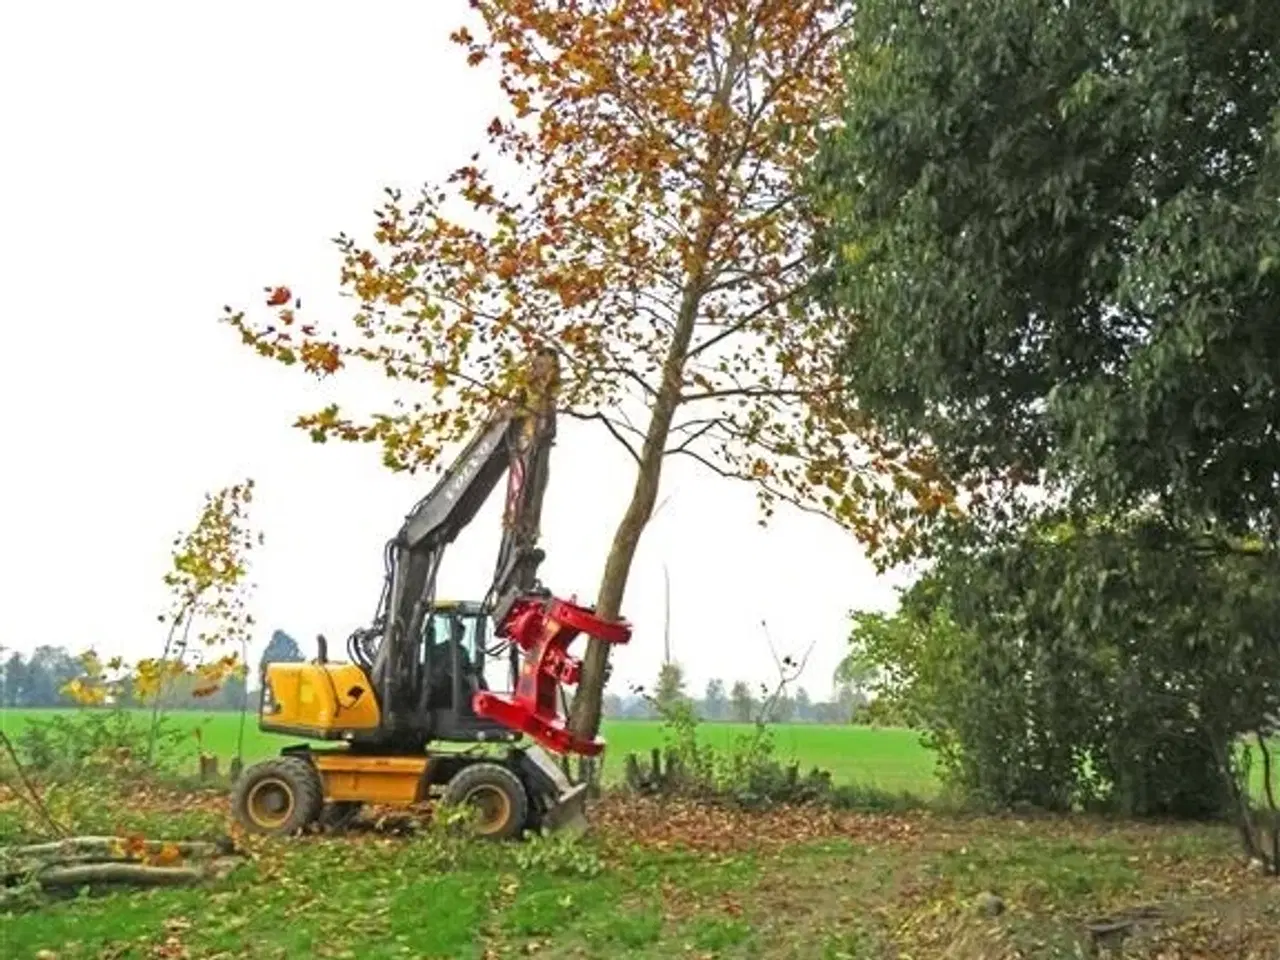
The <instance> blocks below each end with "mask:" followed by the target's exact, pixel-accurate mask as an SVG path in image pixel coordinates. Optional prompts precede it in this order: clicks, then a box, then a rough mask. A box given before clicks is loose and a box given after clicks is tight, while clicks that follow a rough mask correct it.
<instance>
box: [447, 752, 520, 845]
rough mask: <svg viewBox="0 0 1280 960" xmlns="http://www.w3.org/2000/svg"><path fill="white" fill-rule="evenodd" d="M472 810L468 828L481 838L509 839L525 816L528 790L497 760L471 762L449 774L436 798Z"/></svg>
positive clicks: (515, 835)
mask: <svg viewBox="0 0 1280 960" xmlns="http://www.w3.org/2000/svg"><path fill="white" fill-rule="evenodd" d="M440 799H441V800H442V801H443V802H444V803H447V804H449V805H451V806H466V807H470V808H471V809H472V810H473V811H475V814H476V819H475V820H474V821H473V823H472V827H471V829H472V831H473V832H474V833H475V835H476V836H478V837H482V838H483V839H485V840H510V839H512V838H513V837H517V836H519V835H520V831H521V830H523V829H524V825H525V822H526V821H527V820H528V819H529V794H528V792H527V791H526V790H525V788H524V784H523V783H521V782H520V778H519V777H517V776H516V775H515V774H514V773H512V772H511V771H510V770H509V769H507V768H506V767H504V766H503V765H502V764H500V763H472V764H469V765H468V766H465V767H463V768H462V769H461V770H459V771H458V772H457V773H455V774H454V775H453V779H451V780H450V781H449V782H448V783H447V784H445V787H444V792H443V793H442V795H441V798H440Z"/></svg>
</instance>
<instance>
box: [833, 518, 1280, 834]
mask: <svg viewBox="0 0 1280 960" xmlns="http://www.w3.org/2000/svg"><path fill="white" fill-rule="evenodd" d="M853 642H854V645H855V648H856V650H857V653H858V655H859V656H861V657H865V658H867V659H869V660H870V661H871V662H874V663H875V664H877V665H878V666H879V667H880V668H881V670H882V673H881V696H883V697H886V698H889V699H890V701H891V702H894V703H896V704H897V705H898V706H899V707H900V708H901V709H902V710H904V711H905V712H906V713H907V714H908V715H909V716H910V717H911V718H912V720H913V722H914V723H916V724H917V725H919V726H920V727H922V728H923V729H924V730H925V731H927V732H926V738H927V742H928V743H929V745H930V746H931V747H933V748H935V749H936V750H937V751H938V755H939V758H940V762H941V764H942V768H943V770H944V772H945V777H946V779H947V780H948V781H949V782H950V783H951V784H952V785H953V786H955V787H957V788H959V789H960V790H962V791H963V792H964V793H965V794H966V795H967V796H969V797H971V798H976V799H978V800H980V801H982V802H985V803H988V804H991V805H995V806H999V807H1010V806H1015V807H1016V806H1020V805H1028V806H1034V807H1039V808H1045V809H1053V810H1064V809H1069V808H1072V807H1080V806H1085V807H1100V808H1105V809H1110V810H1115V811H1118V812H1123V813H1127V814H1133V815H1144V816H1146V815H1177V816H1189V817H1204V816H1214V815H1219V814H1222V813H1225V812H1227V811H1228V810H1229V809H1231V807H1232V806H1233V802H1234V785H1235V781H1236V779H1237V778H1238V777H1240V776H1241V771H1239V770H1237V769H1235V765H1234V761H1233V757H1234V745H1235V744H1236V743H1237V741H1238V739H1239V738H1240V736H1241V735H1243V734H1245V733H1247V732H1249V731H1252V730H1254V729H1257V728H1259V727H1261V726H1263V725H1264V724H1265V723H1266V718H1267V717H1268V716H1271V715H1274V714H1275V713H1276V711H1277V709H1280V558H1277V557H1276V556H1274V555H1271V554H1259V555H1252V554H1251V555H1239V554H1231V553H1227V554H1209V553H1205V552H1204V551H1203V549H1201V545H1200V544H1199V542H1197V541H1195V540H1193V539H1190V538H1186V537H1184V536H1182V535H1180V534H1178V533H1177V532H1176V531H1174V530H1172V529H1171V528H1169V527H1168V526H1166V525H1165V524H1163V523H1159V522H1156V521H1150V520H1148V521H1137V520H1134V521H1131V522H1130V523H1129V524H1127V525H1124V526H1117V525H1100V524H1096V525H1093V526H1092V527H1090V528H1087V529H1073V528H1067V527H1061V526H1059V527H1039V528H1035V529H1033V530H1031V531H1030V532H1028V533H1027V534H1025V535H1024V536H1023V537H1022V538H1020V539H1018V540H1016V541H1013V542H1010V543H1007V544H1005V545H1003V546H1001V547H999V548H992V549H988V550H984V551H978V552H962V551H953V552H951V553H949V554H947V555H945V556H944V557H943V558H941V560H940V561H939V563H938V565H937V566H936V567H935V568H934V569H933V570H932V571H931V572H930V573H929V575H927V576H926V577H925V578H923V579H922V580H921V581H920V582H918V583H917V584H916V585H915V586H913V587H912V588H911V589H910V590H909V591H907V593H906V594H905V595H904V597H903V605H902V609H901V611H900V613H899V614H898V615H896V616H894V617H884V616H881V615H876V614H864V615H861V616H859V617H858V618H857V620H856V621H855V626H854V633H853Z"/></svg>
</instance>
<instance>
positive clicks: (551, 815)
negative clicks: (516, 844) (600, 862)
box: [524, 745, 588, 836]
mask: <svg viewBox="0 0 1280 960" xmlns="http://www.w3.org/2000/svg"><path fill="white" fill-rule="evenodd" d="M524 756H525V759H526V760H527V761H528V762H530V763H531V764H532V765H533V766H534V767H536V768H537V771H538V773H539V774H540V776H539V778H538V779H539V780H541V781H542V782H543V783H545V784H547V786H548V787H549V789H548V790H547V791H546V797H545V799H546V802H547V811H546V813H545V814H544V815H543V817H542V828H543V829H544V830H547V831H549V832H551V833H567V834H569V835H571V836H580V835H581V834H583V833H584V832H586V829H587V826H588V824H587V816H586V805H587V785H586V784H585V783H579V784H573V783H570V782H569V778H568V777H566V776H565V775H564V771H563V770H561V769H560V765H559V764H558V763H556V762H555V760H554V759H553V758H552V756H551V754H549V753H547V751H546V750H544V749H542V747H539V746H536V745H535V746H532V747H529V748H528V749H526V750H525V751H524Z"/></svg>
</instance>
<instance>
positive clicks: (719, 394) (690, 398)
mask: <svg viewBox="0 0 1280 960" xmlns="http://www.w3.org/2000/svg"><path fill="white" fill-rule="evenodd" d="M807 393H808V391H806V390H786V389H783V388H781V387H776V388H775V387H731V388H727V389H724V390H706V391H704V392H702V393H686V394H682V395H681V397H680V402H681V403H696V402H697V401H699V400H723V399H725V398H727V397H777V398H783V397H803V396H805V395H806V394H807Z"/></svg>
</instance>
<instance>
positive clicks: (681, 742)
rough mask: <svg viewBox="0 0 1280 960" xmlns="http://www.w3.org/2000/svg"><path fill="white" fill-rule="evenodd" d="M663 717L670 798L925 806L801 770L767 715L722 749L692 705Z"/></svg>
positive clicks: (758, 805)
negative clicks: (784, 753) (705, 732)
mask: <svg viewBox="0 0 1280 960" xmlns="http://www.w3.org/2000/svg"><path fill="white" fill-rule="evenodd" d="M775 699H776V698H775ZM663 716H664V731H665V734H666V736H665V739H666V745H667V753H666V755H667V765H668V771H667V776H665V777H663V778H662V779H661V780H660V781H659V782H658V783H657V784H656V786H657V787H658V788H659V789H661V790H663V791H664V792H667V793H669V794H674V795H680V796H691V797H695V798H698V799H702V800H710V801H715V802H721V803H728V804H730V805H732V806H735V807H740V808H743V809H750V810H763V809H768V808H770V807H774V806H777V805H779V804H798V803H814V804H823V805H828V806H834V807H840V808H845V809H881V810H884V809H895V810H896V809H904V808H910V807H918V806H920V805H921V801H920V800H919V799H918V798H916V797H913V796H911V795H909V794H907V793H905V792H904V793H900V794H892V793H888V792H886V791H883V790H879V789H876V788H874V787H870V786H866V785H853V784H843V785H841V786H839V787H837V786H836V785H835V784H834V783H833V781H832V777H831V773H830V772H829V771H827V770H823V769H819V768H818V767H816V766H815V767H812V768H810V769H809V770H808V772H801V767H800V764H799V763H795V762H787V761H785V760H783V759H782V758H781V757H779V755H778V750H777V744H776V742H775V739H774V733H773V727H772V725H771V724H770V723H769V722H767V721H766V719H765V718H764V717H761V719H758V720H757V721H756V722H755V723H754V724H752V725H751V726H750V727H748V728H747V729H746V730H744V731H741V732H739V733H736V734H735V735H734V736H733V737H732V738H731V739H730V741H729V743H728V745H727V746H724V747H718V748H717V747H715V746H712V745H711V744H709V743H707V742H706V741H705V739H703V738H702V737H700V736H699V730H700V726H701V723H700V721H699V718H698V715H697V713H696V712H695V711H694V710H693V709H692V706H691V705H690V704H688V703H687V702H678V703H677V704H676V705H675V706H674V707H672V708H670V709H668V710H665V711H663Z"/></svg>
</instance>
